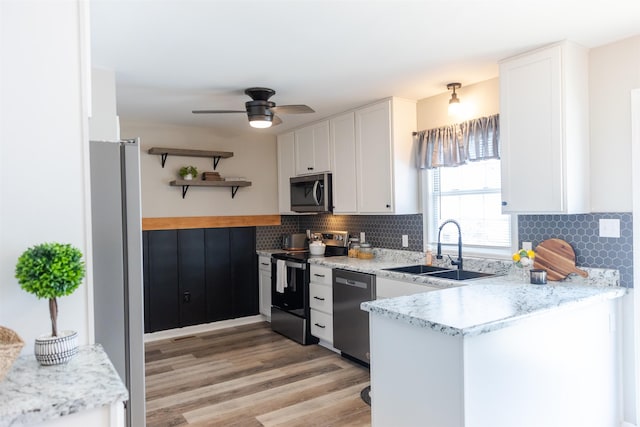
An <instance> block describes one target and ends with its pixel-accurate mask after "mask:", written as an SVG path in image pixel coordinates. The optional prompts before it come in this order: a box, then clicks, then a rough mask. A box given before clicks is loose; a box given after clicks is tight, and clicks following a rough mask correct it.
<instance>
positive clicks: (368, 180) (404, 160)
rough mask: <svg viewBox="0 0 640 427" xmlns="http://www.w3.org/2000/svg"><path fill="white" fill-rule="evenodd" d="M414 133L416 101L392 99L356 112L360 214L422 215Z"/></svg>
mask: <svg viewBox="0 0 640 427" xmlns="http://www.w3.org/2000/svg"><path fill="white" fill-rule="evenodd" d="M415 129H416V103H415V102H414V101H409V100H405V99H400V98H390V99H386V100H384V101H381V102H378V103H376V104H373V105H370V106H367V107H364V108H361V109H358V110H356V111H355V141H356V165H355V166H356V171H357V177H356V185H357V195H358V197H357V200H358V212H359V213H361V214H392V213H394V214H414V213H417V212H419V194H418V170H417V168H416V166H415V154H414V153H415V148H414V143H413V136H412V132H413V131H415ZM339 185H342V183H341V182H338V181H335V180H334V187H335V186H339Z"/></svg>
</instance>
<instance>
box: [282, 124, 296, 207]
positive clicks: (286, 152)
mask: <svg viewBox="0 0 640 427" xmlns="http://www.w3.org/2000/svg"><path fill="white" fill-rule="evenodd" d="M294 141H295V138H294V135H293V132H289V133H285V134H283V135H278V210H279V211H280V213H281V214H291V213H293V212H291V185H290V182H289V178H291V177H292V176H295V175H296V168H295V163H296V159H295V150H294Z"/></svg>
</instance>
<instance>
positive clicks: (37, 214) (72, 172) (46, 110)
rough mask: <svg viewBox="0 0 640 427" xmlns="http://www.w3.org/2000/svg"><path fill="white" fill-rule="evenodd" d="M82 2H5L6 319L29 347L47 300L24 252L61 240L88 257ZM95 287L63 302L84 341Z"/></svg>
mask: <svg viewBox="0 0 640 427" xmlns="http://www.w3.org/2000/svg"><path fill="white" fill-rule="evenodd" d="M81 3H82V2H80V1H52V2H24V1H11V0H9V1H5V0H3V1H1V2H0V29H1V30H0V31H2V35H1V38H0V40H1V42H0V43H1V44H0V52H1V54H2V61H1V65H0V67H1V68H0V71H1V72H0V74H1V78H0V242H1V243H0V324H1V325H4V326H7V327H9V328H11V329H14V330H15V331H16V332H17V333H18V334H19V335H20V336H21V337H22V338H23V340H24V341H25V343H26V346H25V349H24V352H25V353H32V352H33V340H34V339H35V338H36V336H38V335H40V334H47V333H50V331H51V326H50V320H49V309H48V304H47V301H46V300H38V299H37V298H36V297H35V296H34V295H31V294H29V293H27V292H25V291H23V290H22V289H21V288H20V286H19V285H18V283H17V280H16V279H15V278H14V272H15V264H16V261H17V259H18V256H19V255H20V254H21V253H22V252H23V251H24V250H25V249H27V248H28V247H30V246H33V245H35V244H38V243H42V242H48V241H59V242H67V243H71V244H72V245H74V246H76V247H78V248H79V249H80V250H82V252H83V253H84V254H85V259H89V258H90V254H89V253H88V249H87V248H88V247H89V242H88V240H87V239H88V235H89V234H88V229H89V228H88V224H87V222H86V218H88V216H87V212H88V204H87V200H88V190H87V186H86V184H87V182H88V181H87V179H86V177H87V170H86V165H87V161H86V160H87V158H86V151H85V150H86V149H87V148H88V146H87V144H86V140H87V127H86V125H87V121H86V119H85V117H86V113H87V107H86V102H83V99H86V95H87V92H86V91H83V83H86V82H87V81H88V78H89V76H88V75H86V74H82V73H83V72H85V70H86V69H87V68H86V67H85V65H86V64H87V63H88V61H89V58H88V57H86V56H83V55H82V54H83V53H84V52H86V46H85V45H84V44H83V42H85V41H88V38H86V34H83V32H82V31H83V28H84V27H83V24H84V23H86V22H87V21H85V20H84V17H85V14H84V11H83V8H82V5H81ZM83 79H84V80H83ZM89 295H90V290H89V289H88V287H87V284H86V281H85V283H84V284H82V285H81V286H80V287H79V288H78V290H76V292H75V293H74V294H72V295H70V296H67V297H63V298H61V299H60V300H59V302H58V304H59V310H60V313H59V317H58V327H59V328H60V329H62V330H64V329H73V330H76V331H78V333H79V340H80V343H81V344H86V343H88V342H90V340H91V339H92V338H91V325H92V322H91V321H90V319H89V312H88V307H89V304H88V299H89Z"/></svg>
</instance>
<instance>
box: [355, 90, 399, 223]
mask: <svg viewBox="0 0 640 427" xmlns="http://www.w3.org/2000/svg"><path fill="white" fill-rule="evenodd" d="M355 121H356V164H357V170H358V176H357V178H356V179H357V188H358V209H359V211H360V213H370V214H375V213H392V212H393V202H392V200H393V197H392V196H393V195H392V188H393V176H392V170H391V162H392V159H391V105H390V101H384V102H381V103H378V104H375V105H372V106H370V107H366V108H362V109H360V110H357V111H356V112H355Z"/></svg>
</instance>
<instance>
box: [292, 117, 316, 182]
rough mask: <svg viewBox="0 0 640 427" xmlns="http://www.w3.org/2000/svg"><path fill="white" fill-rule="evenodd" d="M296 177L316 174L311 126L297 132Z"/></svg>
mask: <svg viewBox="0 0 640 427" xmlns="http://www.w3.org/2000/svg"><path fill="white" fill-rule="evenodd" d="M295 156H296V175H304V174H309V173H314V172H315V166H314V161H313V128H312V127H311V126H309V127H306V128H302V129H298V130H297V131H295Z"/></svg>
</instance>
